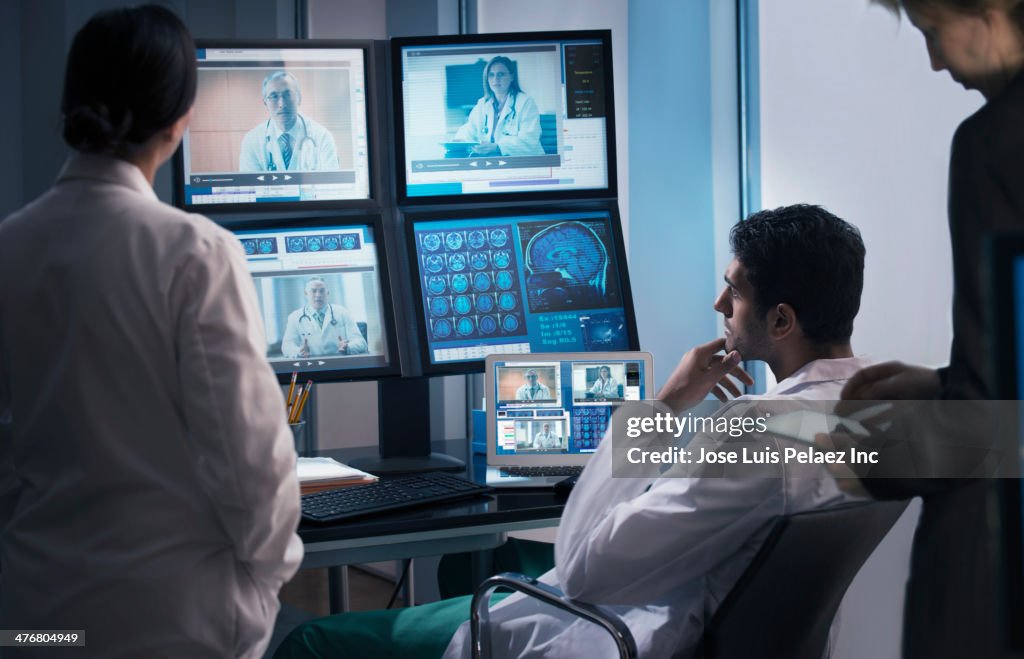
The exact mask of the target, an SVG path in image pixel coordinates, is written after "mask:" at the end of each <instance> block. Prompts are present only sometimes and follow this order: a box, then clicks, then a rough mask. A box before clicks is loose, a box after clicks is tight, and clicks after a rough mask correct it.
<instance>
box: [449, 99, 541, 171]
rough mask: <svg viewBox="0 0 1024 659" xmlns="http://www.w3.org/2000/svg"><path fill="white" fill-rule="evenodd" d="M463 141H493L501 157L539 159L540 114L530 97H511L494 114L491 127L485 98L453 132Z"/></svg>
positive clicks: (490, 110)
mask: <svg viewBox="0 0 1024 659" xmlns="http://www.w3.org/2000/svg"><path fill="white" fill-rule="evenodd" d="M455 139H456V140H457V141H463V142H480V143H481V144H483V143H489V142H495V143H496V144H497V145H498V148H499V149H501V155H503V156H542V155H544V147H542V146H541V145H540V113H539V112H538V111H537V103H536V101H534V100H533V99H532V98H531V97H529V96H527V95H526V94H524V93H522V92H519V93H518V94H512V95H511V96H510V97H509V99H508V101H506V102H505V107H503V108H502V109H501V114H499V115H498V125H497V127H494V104H493V103H492V102H491V101H490V99H488V98H487V97H486V96H485V97H484V98H481V99H480V100H479V101H477V102H476V105H474V106H473V109H472V110H470V111H469V119H468V120H467V121H466V123H465V124H463V125H462V126H461V127H460V128H459V130H457V131H456V132H455Z"/></svg>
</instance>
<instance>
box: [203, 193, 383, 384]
mask: <svg viewBox="0 0 1024 659" xmlns="http://www.w3.org/2000/svg"><path fill="white" fill-rule="evenodd" d="M221 226H223V227H224V228H225V229H227V230H228V231H231V232H232V234H235V237H236V238H237V232H238V231H268V230H277V229H305V228H310V229H313V228H317V227H331V228H334V227H349V226H369V227H371V228H372V230H373V234H374V244H375V245H376V250H377V266H378V272H379V273H380V276H379V278H378V279H379V283H380V289H381V290H380V300H381V310H382V314H383V317H382V318H381V324H382V325H383V327H384V328H385V329H386V336H385V344H386V345H387V351H388V357H389V360H388V365H387V366H374V367H369V368H358V369H332V370H322V371H302V370H301V369H298V370H299V380H301V381H306V380H312V381H313V382H351V381H357V380H378V379H381V378H386V377H394V376H399V375H401V362H400V359H399V353H398V336H397V335H398V327H397V325H396V323H395V310H394V300H395V296H394V289H393V288H392V287H391V270H390V268H389V266H388V257H387V251H388V250H387V244H386V240H387V239H386V237H385V233H384V220H383V217H382V216H381V215H380V214H379V213H371V214H365V215H361V214H360V215H340V216H339V215H325V216H319V217H276V218H264V219H246V220H239V221H235V222H222V223H221ZM261 320H262V318H261ZM267 364H270V361H269V360H267ZM271 368H273V365H271ZM291 373H292V371H288V372H281V373H277V372H275V375H276V376H277V379H278V382H280V383H281V384H288V383H290V382H291Z"/></svg>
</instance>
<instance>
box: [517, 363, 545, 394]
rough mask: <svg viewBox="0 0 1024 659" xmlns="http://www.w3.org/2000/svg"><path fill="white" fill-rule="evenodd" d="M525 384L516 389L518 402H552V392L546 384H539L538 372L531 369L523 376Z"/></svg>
mask: <svg viewBox="0 0 1024 659" xmlns="http://www.w3.org/2000/svg"><path fill="white" fill-rule="evenodd" d="M523 379H524V380H526V382H525V383H523V385H522V386H521V387H519V388H518V389H516V400H550V399H551V390H550V389H548V387H547V385H546V384H543V383H541V382H538V381H537V379H538V376H537V371H536V370H535V369H532V368H531V369H530V370H528V371H527V372H526V374H525V375H524V376H523Z"/></svg>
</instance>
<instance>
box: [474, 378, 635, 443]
mask: <svg viewBox="0 0 1024 659" xmlns="http://www.w3.org/2000/svg"><path fill="white" fill-rule="evenodd" d="M494 373H495V377H494V391H493V392H490V393H491V396H492V397H491V400H493V401H495V403H494V404H495V414H496V416H495V422H496V423H497V434H496V437H497V442H498V445H497V454H498V455H513V454H518V455H523V454H538V453H556V454H567V453H568V454H577V453H592V452H593V451H596V450H597V447H598V444H600V442H601V438H603V437H604V434H605V431H606V430H608V424H609V422H610V419H611V416H612V412H613V411H614V407H615V405H616V404H619V403H622V402H624V401H632V400H643V399H644V397H645V394H646V388H647V377H648V374H646V373H644V363H643V361H642V360H632V359H631V360H621V361H541V360H538V361H536V362H522V361H515V362H501V361H499V362H497V363H495V366H494Z"/></svg>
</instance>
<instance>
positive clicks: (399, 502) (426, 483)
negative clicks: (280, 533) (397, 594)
mask: <svg viewBox="0 0 1024 659" xmlns="http://www.w3.org/2000/svg"><path fill="white" fill-rule="evenodd" d="M491 491H492V489H491V488H489V487H487V486H486V485H480V484H479V483H475V482H473V481H471V480H467V479H465V478H460V477H458V476H452V475H451V474H443V473H440V472H433V473H429V474H416V475H413V476H400V477H398V478H389V479H387V480H379V481H377V482H376V483H370V484H368V485H353V486H351V487H343V488H341V489H338V490H330V491H327V492H316V493H313V494H305V495H303V496H302V516H303V517H304V518H305V519H308V520H310V521H313V522H336V521H338V520H341V519H349V518H351V517H361V516H363V515H372V514H374V513H380V512H385V511H390V510H397V509H399V508H410V507H412V506H420V505H423V504H425V503H437V502H439V501H451V500H453V499H463V498H465V497H473V496H477V495H480V494H487V493H488V492H491Z"/></svg>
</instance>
